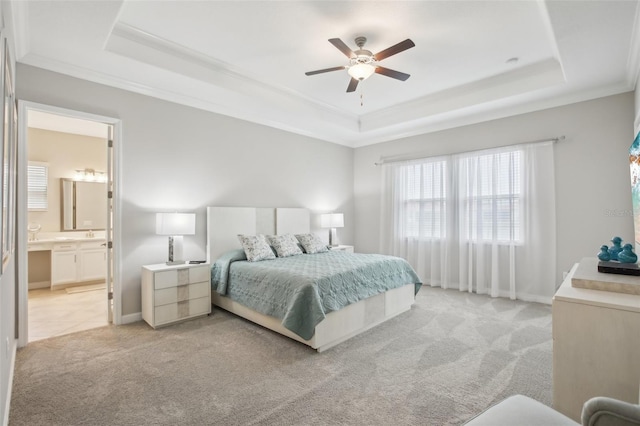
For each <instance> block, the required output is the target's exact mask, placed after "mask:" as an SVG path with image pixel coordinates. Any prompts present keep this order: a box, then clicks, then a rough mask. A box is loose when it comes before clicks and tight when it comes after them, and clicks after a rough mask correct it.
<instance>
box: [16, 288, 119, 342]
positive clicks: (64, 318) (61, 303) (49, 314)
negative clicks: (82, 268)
mask: <svg viewBox="0 0 640 426" xmlns="http://www.w3.org/2000/svg"><path fill="white" fill-rule="evenodd" d="M107 324H108V322H107V290H106V287H105V288H104V289H100V290H90V291H82V292H78V293H67V291H66V290H64V289H63V290H53V291H52V290H51V289H49V288H43V289H36V290H29V342H34V341H36V340H42V339H46V338H48V337H54V336H61V335H63V334H69V333H73V332H76V331H82V330H87V329H90V328H95V327H101V326H103V325H107Z"/></svg>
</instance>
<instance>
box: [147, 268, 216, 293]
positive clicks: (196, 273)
mask: <svg viewBox="0 0 640 426" xmlns="http://www.w3.org/2000/svg"><path fill="white" fill-rule="evenodd" d="M208 277H209V266H197V267H191V268H180V269H172V270H169V271H162V272H156V273H155V278H154V288H155V289H156V290H160V289H163V288H169V287H175V286H179V285H186V284H193V283H197V282H200V281H207V280H208V279H209V278H208Z"/></svg>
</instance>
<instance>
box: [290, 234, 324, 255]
mask: <svg viewBox="0 0 640 426" xmlns="http://www.w3.org/2000/svg"><path fill="white" fill-rule="evenodd" d="M296 238H297V239H298V241H300V244H302V247H303V248H304V251H305V252H306V253H307V254H313V253H324V252H326V251H329V249H328V248H327V245H326V244H325V243H323V242H322V240H321V239H320V238H319V237H318V236H317V235H316V234H296Z"/></svg>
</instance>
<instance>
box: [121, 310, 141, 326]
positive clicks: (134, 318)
mask: <svg viewBox="0 0 640 426" xmlns="http://www.w3.org/2000/svg"><path fill="white" fill-rule="evenodd" d="M138 321H142V312H137V313H135V314H129V315H123V316H122V322H121V323H120V324H121V325H122V324H131V323H134V322H138Z"/></svg>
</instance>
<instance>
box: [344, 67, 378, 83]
mask: <svg viewBox="0 0 640 426" xmlns="http://www.w3.org/2000/svg"><path fill="white" fill-rule="evenodd" d="M375 71H376V67H375V66H373V65H371V64H356V65H351V66H350V67H349V69H348V70H347V72H348V73H349V75H350V76H351V77H353V78H355V79H356V80H360V81H362V80H366V79H367V78H369V77H371V75H372V74H373V73H374V72H375Z"/></svg>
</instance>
